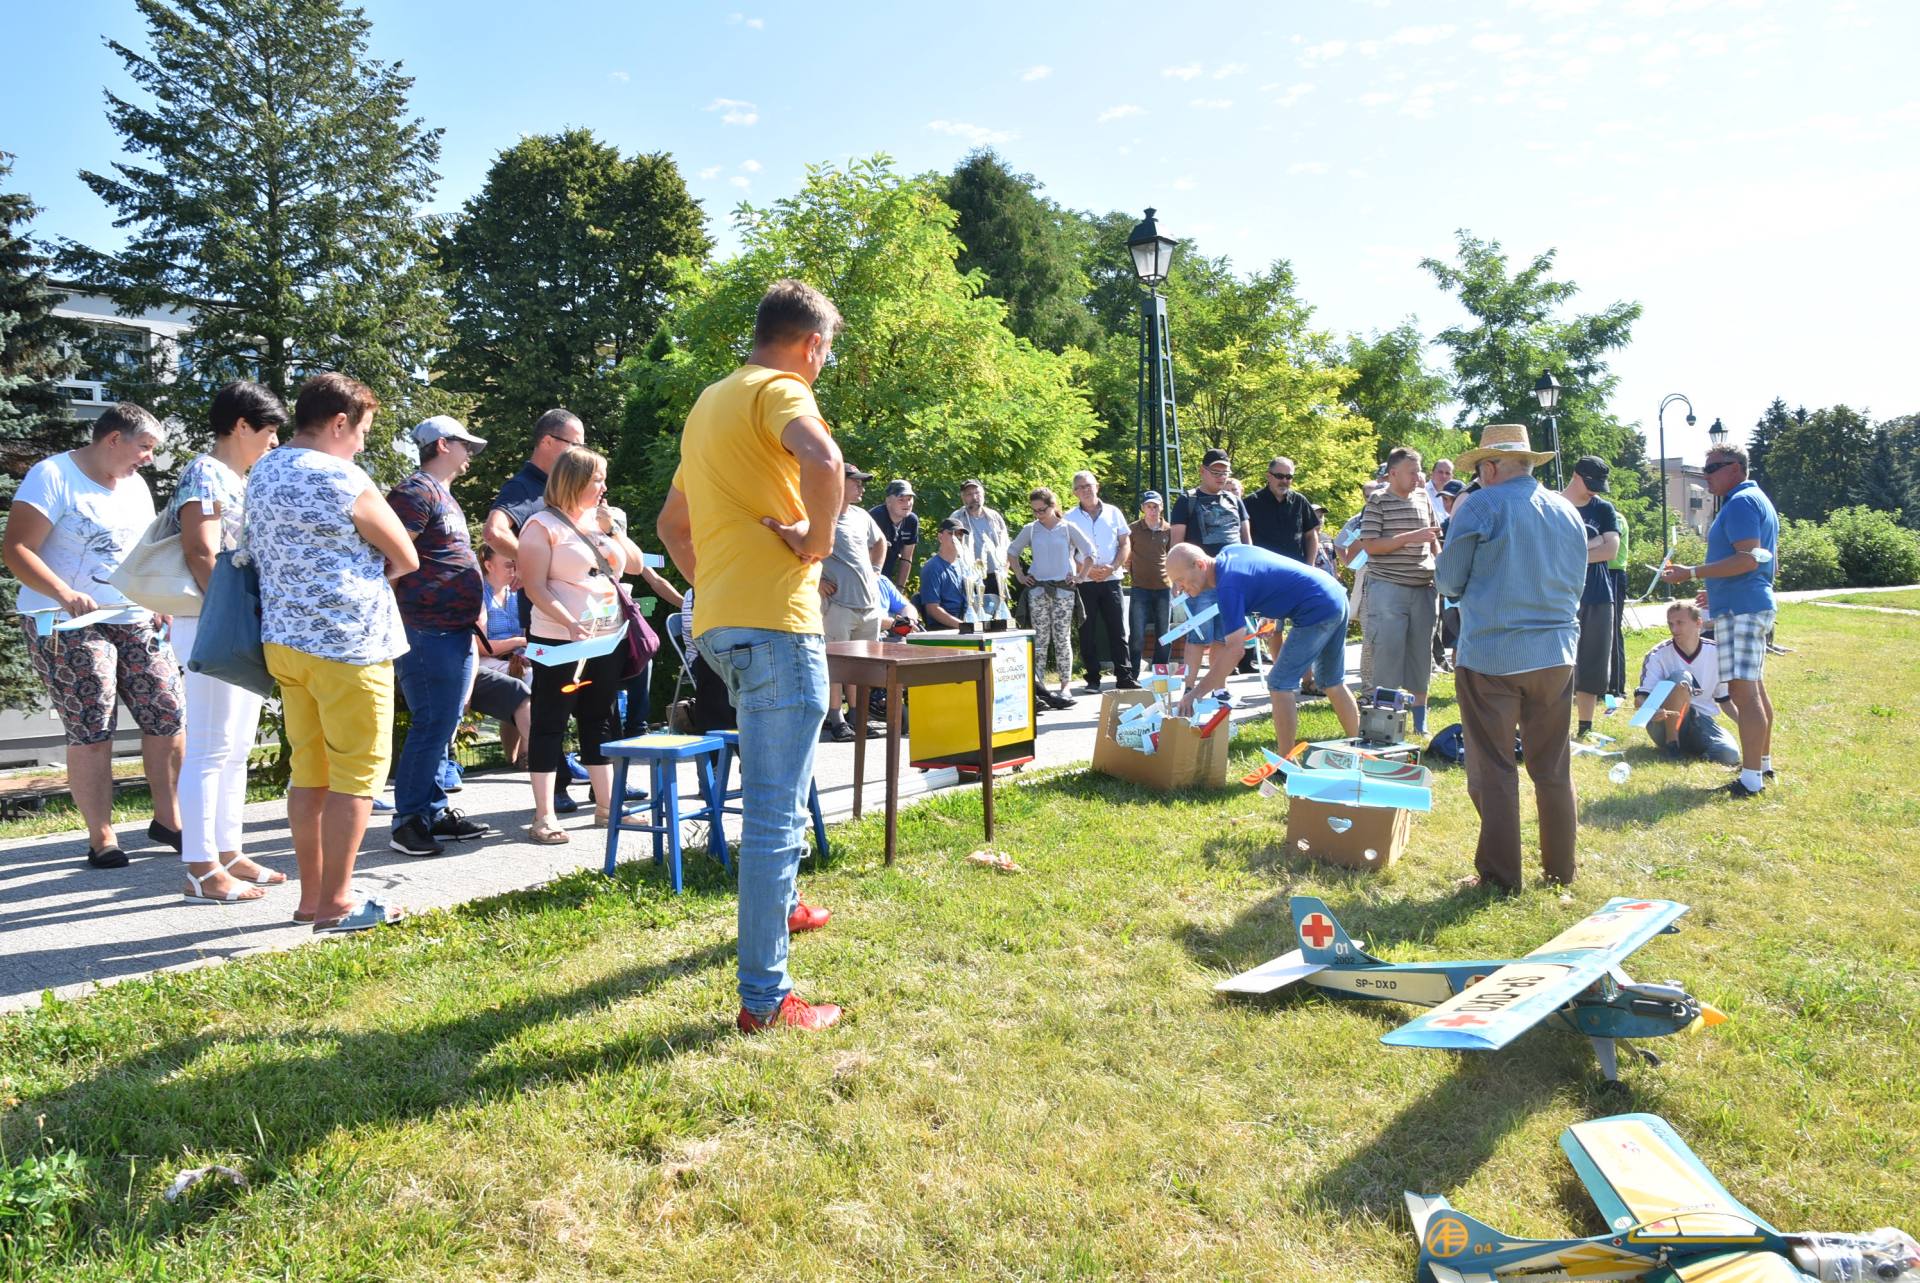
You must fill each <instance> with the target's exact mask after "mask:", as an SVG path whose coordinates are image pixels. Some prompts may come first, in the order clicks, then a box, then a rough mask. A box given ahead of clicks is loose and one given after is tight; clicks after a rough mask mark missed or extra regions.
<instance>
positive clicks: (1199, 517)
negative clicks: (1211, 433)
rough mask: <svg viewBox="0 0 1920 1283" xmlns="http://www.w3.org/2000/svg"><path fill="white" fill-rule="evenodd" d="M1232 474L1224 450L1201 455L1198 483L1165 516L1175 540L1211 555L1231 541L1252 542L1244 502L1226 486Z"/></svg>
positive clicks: (1235, 542) (1231, 465)
mask: <svg viewBox="0 0 1920 1283" xmlns="http://www.w3.org/2000/svg"><path fill="white" fill-rule="evenodd" d="M1232 476H1233V461H1232V460H1230V459H1229V458H1227V452H1226V451H1225V450H1220V449H1213V450H1209V451H1207V452H1206V454H1205V455H1204V456H1202V457H1201V460H1200V484H1199V485H1198V486H1197V487H1195V488H1194V489H1192V490H1190V491H1188V492H1187V493H1186V494H1183V495H1181V496H1180V497H1179V499H1177V500H1175V501H1174V505H1173V515H1172V516H1170V517H1169V518H1168V519H1167V523H1168V524H1169V525H1171V526H1172V527H1173V542H1174V543H1176V544H1179V543H1192V544H1199V545H1200V549H1201V551H1203V552H1205V553H1206V554H1207V556H1209V557H1213V556H1218V555H1219V552H1220V550H1221V549H1222V548H1225V547H1227V546H1229V545H1231V544H1237V543H1252V542H1253V531H1252V529H1251V528H1250V527H1249V526H1248V524H1247V505H1246V504H1245V503H1242V502H1241V501H1240V499H1239V498H1238V497H1237V496H1235V495H1234V494H1233V493H1232V492H1231V491H1230V490H1228V489H1227V482H1228V480H1229V479H1231V478H1232Z"/></svg>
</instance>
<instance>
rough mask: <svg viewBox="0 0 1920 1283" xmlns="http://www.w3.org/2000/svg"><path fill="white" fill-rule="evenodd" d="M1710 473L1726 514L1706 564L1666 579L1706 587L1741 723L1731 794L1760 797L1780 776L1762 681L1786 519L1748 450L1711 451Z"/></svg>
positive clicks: (1675, 570) (1672, 569)
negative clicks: (1751, 465)
mask: <svg viewBox="0 0 1920 1283" xmlns="http://www.w3.org/2000/svg"><path fill="white" fill-rule="evenodd" d="M1704 471H1705V472H1706V474H1707V489H1708V490H1709V491H1711V492H1712V493H1713V494H1714V495H1715V496H1716V497H1718V498H1719V499H1720V513H1719V515H1718V516H1716V517H1715V518H1714V519H1713V527H1712V529H1710V530H1708V531H1707V560H1706V562H1705V564H1703V565H1699V566H1680V565H1673V566H1668V567H1667V568H1666V570H1664V571H1662V572H1661V576H1660V577H1661V578H1662V579H1664V580H1666V581H1667V582H1668V583H1670V584H1684V583H1686V582H1687V581H1688V580H1690V579H1704V580H1706V581H1707V612H1708V613H1709V614H1710V615H1712V616H1713V640H1714V643H1715V645H1716V646H1717V647H1718V648H1719V651H1720V665H1721V669H1720V675H1721V677H1722V678H1724V679H1725V681H1726V683H1727V691H1728V693H1729V694H1730V695H1731V697H1732V699H1733V705H1734V714H1735V717H1736V718H1737V719H1738V721H1739V723H1740V777H1739V778H1738V779H1736V780H1734V781H1733V782H1732V783H1731V784H1729V785H1727V789H1726V791H1727V792H1728V793H1729V794H1730V795H1731V796H1733V797H1741V798H1744V797H1755V796H1757V795H1758V794H1759V793H1760V792H1761V790H1763V789H1765V788H1766V787H1767V780H1769V779H1770V778H1772V776H1773V702H1772V701H1771V700H1769V699H1768V698H1767V684H1766V682H1765V681H1764V680H1763V678H1764V675H1765V671H1766V662H1767V634H1768V633H1770V632H1772V631H1773V612H1774V600H1773V574H1774V569H1775V567H1776V566H1777V565H1778V564H1779V563H1778V562H1777V561H1776V560H1775V558H1776V557H1777V556H1778V555H1779V552H1780V517H1779V515H1778V514H1777V513H1775V512H1774V510H1773V501H1772V500H1770V499H1768V498H1767V496H1766V495H1765V494H1764V493H1762V492H1761V490H1760V487H1759V486H1758V485H1755V484H1754V483H1753V482H1752V481H1750V480H1748V478H1747V454H1746V451H1744V450H1736V449H1734V448H1733V447H1732V446H1715V447H1714V448H1713V449H1711V450H1709V451H1707V466H1706V468H1705V469H1704Z"/></svg>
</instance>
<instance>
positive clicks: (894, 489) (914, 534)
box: [867, 477, 920, 592]
mask: <svg viewBox="0 0 1920 1283" xmlns="http://www.w3.org/2000/svg"><path fill="white" fill-rule="evenodd" d="M867 515H868V516H869V517H872V518H873V523H874V524H875V525H876V526H879V527H880V533H881V534H882V535H884V536H886V540H887V556H886V560H885V561H883V562H881V564H880V573H881V574H883V575H885V576H886V577H887V578H888V579H891V580H893V582H894V586H895V587H897V588H899V589H901V590H902V591H903V592H904V591H905V590H906V587H907V576H909V575H911V574H912V573H913V554H914V552H915V551H916V550H917V549H918V548H919V547H920V514H919V513H917V512H915V511H914V510H913V482H911V481H909V480H907V479H906V478H905V477H897V478H895V479H894V480H892V481H889V482H887V497H886V498H885V499H884V500H882V501H881V502H880V504H879V505H878V506H877V507H874V508H871V509H869V510H868V511H867Z"/></svg>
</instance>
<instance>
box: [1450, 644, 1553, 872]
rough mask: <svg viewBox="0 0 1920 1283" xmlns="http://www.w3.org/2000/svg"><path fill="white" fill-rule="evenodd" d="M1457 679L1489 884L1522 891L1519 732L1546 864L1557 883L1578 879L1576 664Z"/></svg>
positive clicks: (1458, 673) (1480, 859)
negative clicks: (1571, 729)
mask: <svg viewBox="0 0 1920 1283" xmlns="http://www.w3.org/2000/svg"><path fill="white" fill-rule="evenodd" d="M1454 681H1455V691H1456V693H1457V694H1458V696H1459V699H1460V730H1461V733H1462V734H1463V735H1464V736H1465V737H1466V741H1467V795H1468V796H1469V797H1471V798H1472V799H1473V806H1474V809H1475V810H1476V811H1478V812H1480V844H1479V847H1478V848H1477V849H1476V850H1475V851H1474V856H1473V867H1474V868H1475V869H1476V870H1478V871H1479V874H1480V877H1481V880H1482V881H1486V882H1492V883H1495V884H1497V885H1499V886H1501V887H1503V888H1505V889H1508V890H1513V891H1517V890H1519V889H1520V882H1521V858H1520V773H1519V772H1518V771H1517V770H1516V769H1515V768H1514V761H1513V737H1514V734H1515V732H1518V733H1519V736H1520V743H1521V747H1522V749H1523V750H1524V752H1525V755H1526V762H1527V776H1528V777H1529V778H1530V779H1532V781H1533V799H1534V805H1535V806H1536V807H1537V808H1538V809H1539V813H1540V863H1541V866H1542V868H1543V869H1544V870H1545V871H1546V876H1547V877H1548V878H1550V879H1552V880H1554V881H1556V882H1571V881H1573V874H1574V859H1573V848H1574V832H1575V827H1576V823H1577V821H1576V818H1575V812H1574V795H1573V775H1572V772H1571V765H1572V762H1573V751H1572V745H1571V743H1570V742H1569V741H1568V738H1567V720H1568V718H1569V717H1570V716H1571V713H1572V708H1573V667H1572V665H1562V666H1560V667H1557V668H1540V669H1535V670H1534V671H1533V672H1530V673H1512V674H1509V675H1507V676H1505V677H1494V676H1490V675H1489V674H1486V673H1476V672H1474V671H1473V670H1472V669H1470V668H1458V669H1455V670H1454Z"/></svg>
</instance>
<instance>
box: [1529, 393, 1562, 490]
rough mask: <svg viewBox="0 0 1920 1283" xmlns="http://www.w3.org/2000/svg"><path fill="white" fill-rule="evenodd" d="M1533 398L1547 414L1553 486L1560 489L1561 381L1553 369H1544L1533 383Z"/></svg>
mask: <svg viewBox="0 0 1920 1283" xmlns="http://www.w3.org/2000/svg"><path fill="white" fill-rule="evenodd" d="M1533 399H1534V400H1536V401H1538V402H1539V403H1540V409H1541V411H1542V412H1544V413H1545V414H1546V416H1547V443H1548V447H1549V448H1550V449H1551V450H1552V451H1553V488H1554V489H1555V490H1558V489H1559V488H1560V485H1561V480H1560V418H1559V415H1558V413H1557V411H1558V410H1559V407H1560V381H1559V380H1558V379H1556V378H1554V377H1553V371H1552V370H1543V371H1541V373H1540V377H1539V379H1538V380H1536V381H1535V382H1534V385H1533Z"/></svg>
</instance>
